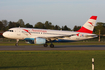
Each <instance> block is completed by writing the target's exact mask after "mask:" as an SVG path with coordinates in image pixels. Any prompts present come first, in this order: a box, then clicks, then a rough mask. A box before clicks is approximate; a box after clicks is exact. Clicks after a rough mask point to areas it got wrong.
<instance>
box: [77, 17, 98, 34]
mask: <svg viewBox="0 0 105 70" xmlns="http://www.w3.org/2000/svg"><path fill="white" fill-rule="evenodd" d="M96 19H97V16H91V17H90V19H89V20H88V21H87V22H86V23H85V24H84V25H83V26H82V27H81V28H80V29H79V30H78V31H77V32H83V33H91V34H92V33H93V29H94V25H95V22H96Z"/></svg>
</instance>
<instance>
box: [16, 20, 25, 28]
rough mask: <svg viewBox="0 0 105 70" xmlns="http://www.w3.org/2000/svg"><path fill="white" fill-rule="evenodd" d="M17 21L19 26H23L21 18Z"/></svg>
mask: <svg viewBox="0 0 105 70" xmlns="http://www.w3.org/2000/svg"><path fill="white" fill-rule="evenodd" d="M17 23H19V24H20V26H21V27H24V21H23V20H22V19H19V20H18V22H17Z"/></svg>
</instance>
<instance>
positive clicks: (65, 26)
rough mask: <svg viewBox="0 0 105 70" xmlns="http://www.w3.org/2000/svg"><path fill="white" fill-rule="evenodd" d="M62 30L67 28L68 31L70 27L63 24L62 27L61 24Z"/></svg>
mask: <svg viewBox="0 0 105 70" xmlns="http://www.w3.org/2000/svg"><path fill="white" fill-rule="evenodd" d="M62 30H68V31H70V30H71V29H70V28H68V27H67V26H66V25H65V26H64V27H63V26H62Z"/></svg>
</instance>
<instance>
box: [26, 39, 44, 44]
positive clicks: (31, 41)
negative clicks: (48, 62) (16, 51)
mask: <svg viewBox="0 0 105 70" xmlns="http://www.w3.org/2000/svg"><path fill="white" fill-rule="evenodd" d="M24 40H26V43H30V44H45V43H46V39H44V38H25V39H24Z"/></svg>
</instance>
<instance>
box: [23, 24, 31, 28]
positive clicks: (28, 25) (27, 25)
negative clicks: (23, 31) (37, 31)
mask: <svg viewBox="0 0 105 70" xmlns="http://www.w3.org/2000/svg"><path fill="white" fill-rule="evenodd" d="M25 27H26V28H33V25H30V24H29V23H27V24H26V25H25Z"/></svg>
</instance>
